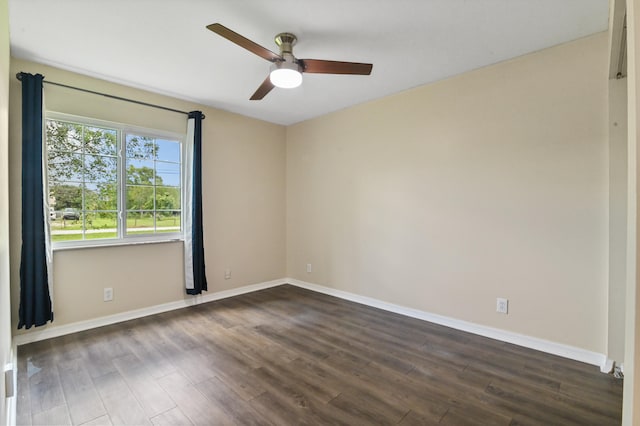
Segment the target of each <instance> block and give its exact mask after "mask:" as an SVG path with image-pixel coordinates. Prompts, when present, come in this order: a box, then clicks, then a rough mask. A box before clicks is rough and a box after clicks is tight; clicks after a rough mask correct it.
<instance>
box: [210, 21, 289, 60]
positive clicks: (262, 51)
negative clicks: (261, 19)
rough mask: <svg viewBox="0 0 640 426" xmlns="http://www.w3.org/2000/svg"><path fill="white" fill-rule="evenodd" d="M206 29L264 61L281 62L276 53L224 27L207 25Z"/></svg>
mask: <svg viewBox="0 0 640 426" xmlns="http://www.w3.org/2000/svg"><path fill="white" fill-rule="evenodd" d="M207 29H209V30H211V31H213V32H214V33H216V34H218V35H219V36H222V37H224V38H226V39H227V40H229V41H230V42H232V43H235V44H237V45H238V46H240V47H244V48H245V49H247V50H248V51H249V52H251V53H255V54H256V55H258V56H260V57H261V58H264V59H266V60H267V61H271V62H275V61H279V60H282V58H281V57H280V55H278V54H277V53H274V52H272V51H270V50H269V49H267V48H266V47H262V46H260V45H259V44H258V43H254V42H253V41H251V40H249V39H248V38H246V37H243V36H241V35H240V34H238V33H236V32H234V31H231V30H230V29H229V28H227V27H225V26H224V25H222V24H211V25H207Z"/></svg>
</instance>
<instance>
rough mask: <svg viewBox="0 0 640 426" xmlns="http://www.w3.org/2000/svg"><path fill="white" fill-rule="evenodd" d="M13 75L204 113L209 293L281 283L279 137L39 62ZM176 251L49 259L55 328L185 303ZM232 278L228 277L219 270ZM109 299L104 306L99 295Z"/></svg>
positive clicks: (16, 149)
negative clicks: (108, 291) (106, 293)
mask: <svg viewBox="0 0 640 426" xmlns="http://www.w3.org/2000/svg"><path fill="white" fill-rule="evenodd" d="M19 71H25V72H31V73H36V72H39V73H41V74H43V75H44V76H45V79H46V80H49V81H54V82H59V83H65V84H71V85H76V86H79V87H83V88H87V89H91V90H96V91H101V92H107V93H111V94H114V95H118V96H124V97H129V98H134V99H137V100H141V101H145V102H151V103H157V104H161V105H165V106H169V107H173V108H177V109H181V110H186V111H189V110H193V109H200V110H202V111H203V112H204V113H205V115H206V120H205V121H204V122H203V160H202V163H203V204H204V228H205V236H204V238H205V256H206V267H207V278H208V281H209V292H215V291H220V290H227V289H231V288H235V287H240V286H243V285H247V284H254V283H259V282H264V281H269V280H273V279H277V278H282V277H283V276H284V275H285V228H284V226H285V224H284V218H285V210H284V206H285V129H284V127H282V126H278V125H275V124H270V123H266V122H263V121H259V120H255V119H251V118H246V117H242V116H239V115H236V114H232V113H228V112H224V111H220V110H216V109H212V108H207V107H203V106H201V105H194V104H190V103H188V102H184V101H179V100H176V99H172V98H168V97H164V96H160V95H155V94H151V93H148V92H144V91H141V90H136V89H132V88H128V87H125V86H121V85H117V84H112V83H107V82H104V81H101V80H97V79H93V78H89V77H85V76H81V75H78V74H74V73H70V72H67V71H63V70H60V69H55V68H51V67H47V66H44V65H40V64H35V63H30V62H25V61H22V60H17V59H13V60H12V62H11V74H12V75H13V74H15V73H17V72H19ZM10 86H11V87H10V100H11V116H10V126H9V131H10V141H11V146H10V159H11V169H10V175H11V177H10V179H11V180H10V182H11V194H10V197H11V200H10V201H11V204H10V205H11V224H12V226H11V231H12V234H11V250H12V251H11V252H12V255H13V256H12V281H11V282H12V306H13V309H12V314H13V318H12V321H13V323H14V324H15V323H17V313H18V309H17V306H18V294H19V284H18V281H19V280H18V270H19V253H20V197H21V195H20V173H21V171H20V158H21V155H20V137H21V136H20V134H21V130H20V123H21V115H20V103H21V101H20V83H19V82H18V81H17V80H16V79H15V78H12V79H11V84H10ZM45 102H46V107H47V109H48V110H51V111H56V112H62V113H68V114H76V115H81V116H86V117H93V118H98V119H102V120H110V121H116V122H122V123H127V124H132V125H137V126H143V127H147V128H154V129H160V130H167V131H172V132H181V133H185V130H186V117H185V116H183V115H181V114H175V113H170V112H164V111H160V110H156V109H151V108H148V107H142V106H137V105H133V104H129V103H123V102H121V101H115V100H111V99H108V98H104V97H99V96H95V95H90V94H85V93H81V92H77V91H72V90H69V89H64V88H59V87H55V86H51V85H45ZM182 256H183V255H182V243H163V244H152V245H143V246H126V247H104V248H91V249H88V248H86V249H77V250H64V251H56V252H55V253H54V279H55V283H54V292H53V299H54V313H55V321H54V323H53V325H58V326H59V325H63V324H67V323H71V322H76V321H82V320H87V319H93V318H97V317H100V316H104V315H109V314H114V313H119V312H124V311H129V310H133V309H138V308H144V307H149V306H153V305H157V304H161V303H166V302H172V301H177V300H181V299H183V298H185V295H184V288H183V286H184V284H183V278H182V277H183V270H184V267H183V261H182ZM226 268H230V269H231V270H232V278H231V279H230V280H225V279H224V270H225V269H226ZM104 287H113V289H114V300H113V301H112V302H103V301H102V296H103V288H104Z"/></svg>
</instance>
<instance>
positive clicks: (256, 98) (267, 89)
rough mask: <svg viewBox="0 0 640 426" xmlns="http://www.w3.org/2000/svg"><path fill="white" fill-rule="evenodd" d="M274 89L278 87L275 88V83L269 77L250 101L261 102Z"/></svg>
mask: <svg viewBox="0 0 640 426" xmlns="http://www.w3.org/2000/svg"><path fill="white" fill-rule="evenodd" d="M274 87H276V86H274V85H273V83H272V82H271V78H270V77H269V76H267V78H265V79H264V81H263V82H262V84H261V85H260V87H258V90H256V92H255V93H254V94H253V95H252V96H251V98H249V100H252V101H259V100H260V99H262V98H264V97H265V96H267V93H269V92H270V91H271V89H273V88H274Z"/></svg>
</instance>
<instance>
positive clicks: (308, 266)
mask: <svg viewBox="0 0 640 426" xmlns="http://www.w3.org/2000/svg"><path fill="white" fill-rule="evenodd" d="M307 273H308V274H310V273H311V264H310V263H307Z"/></svg>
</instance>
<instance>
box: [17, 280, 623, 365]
mask: <svg viewBox="0 0 640 426" xmlns="http://www.w3.org/2000/svg"><path fill="white" fill-rule="evenodd" d="M282 284H291V285H295V286H297V287H301V288H305V289H308V290H312V291H316V292H318V293H323V294H327V295H330V296H334V297H338V298H340V299H345V300H350V301H352V302H356V303H361V304H363V305H367V306H371V307H374V308H379V309H383V310H385V311H389V312H395V313H397V314H401V315H406V316H408V317H412V318H417V319H421V320H424V321H429V322H432V323H435V324H440V325H444V326H446V327H451V328H453V329H456V330H461V331H466V332H469V333H473V334H477V335H480V336H484V337H489V338H491V339H496V340H500V341H502V342H507V343H513V344H515V345H518V346H523V347H526V348H530V349H535V350H538V351H542V352H546V353H550V354H553V355H558V356H561V357H564V358H569V359H573V360H576V361H580V362H585V363H588V364H592V365H596V366H599V367H600V371H602V372H603V373H604V372H609V371H611V369H610V368H609V367H610V365H609V363H613V361H612V360H608V359H607V357H606V356H605V355H604V354H600V353H597V352H592V351H588V350H586V349H581V348H576V347H574V346H569V345H565V344H562V343H556V342H551V341H549V340H544V339H539V338H537V337H531V336H526V335H524V334H519V333H514V332H511V331H506V330H501V329H498V328H493V327H488V326H484V325H479V324H474V323H471V322H467V321H462V320H459V319H455V318H451V317H446V316H443V315H437V314H433V313H430V312H425V311H420V310H418V309H413V308H407V307H405V306H400V305H395V304H393V303H388V302H384V301H381V300H378V299H374V298H371V297H366V296H360V295H357V294H354V293H349V292H346V291H342V290H337V289H334V288H330V287H325V286H321V285H318V284H313V283H309V282H305V281H301V280H297V279H294V278H283V279H278V280H273V281H267V282H263V283H258V284H252V285H247V286H243V287H239V288H235V289H231V290H224V291H219V292H215V293H208V294H205V295H198V296H187V297H185V299H183V300H178V301H175V302H169V303H164V304H162V305H155V306H149V307H147V308H142V309H136V310H133V311H127V312H121V313H118V314H114V315H108V316H104V317H100V318H95V319H91V320H86V321H79V322H75V323H71V324H65V325H61V326H55V325H51V326H46V328H43V329H39V330H34V331H31V332H28V333H24V334H19V335H16V336H14V344H15V345H18V346H19V345H24V344H27V343H31V342H36V341H39V340H45V339H50V338H52V337H58V336H63V335H65V334H71V333H76V332H78V331H84V330H89V329H92V328H97V327H102V326H105V325H110V324H115V323H119V322H123V321H128V320H132V319H136V318H141V317H145V316H149V315H154V314H158V313H161V312H167V311H172V310H175V309H180V308H186V307H188V306H193V305H198V304H200V303H206V302H211V301H214V300H220V299H226V298H228V297H233V296H238V295H241V294H245V293H251V292H253V291H257V290H263V289H266V288H270V287H275V286H278V285H282ZM15 354H17V351H15V353H14V357H15ZM15 365H17V364H15Z"/></svg>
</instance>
